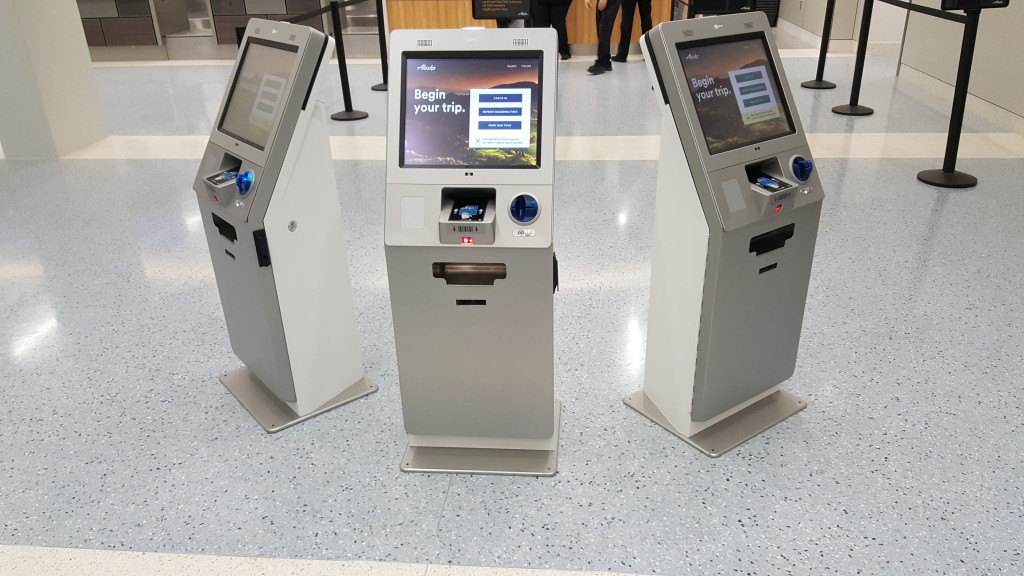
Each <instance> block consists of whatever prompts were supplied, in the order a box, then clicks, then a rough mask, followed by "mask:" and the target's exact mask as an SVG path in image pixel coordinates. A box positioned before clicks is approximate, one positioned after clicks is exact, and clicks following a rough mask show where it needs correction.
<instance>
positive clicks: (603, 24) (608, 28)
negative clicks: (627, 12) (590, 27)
mask: <svg viewBox="0 0 1024 576" xmlns="http://www.w3.org/2000/svg"><path fill="white" fill-rule="evenodd" d="M621 4H622V0H608V3H607V4H606V5H605V8H604V10H597V11H596V12H597V62H596V64H597V65H598V66H600V67H602V68H604V69H605V70H611V69H612V62H611V59H612V52H611V47H612V31H613V30H614V29H615V17H616V16H618V13H619V6H620V5H621Z"/></svg>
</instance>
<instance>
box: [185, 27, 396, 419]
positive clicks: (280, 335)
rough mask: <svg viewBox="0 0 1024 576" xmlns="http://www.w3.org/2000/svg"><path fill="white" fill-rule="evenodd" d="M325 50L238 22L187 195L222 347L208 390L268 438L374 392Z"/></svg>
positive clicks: (313, 38) (310, 38)
mask: <svg viewBox="0 0 1024 576" xmlns="http://www.w3.org/2000/svg"><path fill="white" fill-rule="evenodd" d="M333 46H334V41H333V40H332V39H331V38H329V37H328V36H325V35H324V34H322V33H320V32H318V31H316V30H313V29H312V28H308V27H305V26H296V25H293V24H286V23H283V22H270V21H266V20H258V19H252V20H250V21H249V25H248V27H247V28H246V32H245V38H244V39H243V41H242V47H241V49H240V51H239V55H238V59H237V61H236V62H235V66H234V69H233V70H232V73H231V78H230V80H229V82H228V89H227V91H226V93H225V95H224V100H223V101H222V103H221V107H220V112H219V113H218V114H217V118H216V120H215V122H214V127H213V131H212V132H211V133H210V142H209V144H208V145H207V147H206V152H205V153H204V154H203V159H202V161H201V163H200V165H199V172H198V174H197V175H196V179H195V184H194V185H193V188H194V189H195V191H196V196H197V198H198V200H199V210H200V213H201V214H202V218H203V226H204V227H205V229H206V240H207V243H208V244H209V247H210V256H211V258H212V260H213V270H214V274H215V275H216V277H217V288H218V289H219V291H220V299H221V304H222V305H223V307H224V319H225V320H226V321H227V328H228V337H229V338H230V341H231V348H232V350H234V352H235V354H236V355H237V356H238V358H239V359H240V360H241V361H242V362H243V363H244V364H245V367H243V368H240V369H238V370H235V371H233V372H229V373H227V374H224V375H222V376H221V378H220V380H221V382H222V383H223V384H224V386H225V387H227V389H228V390H230V391H231V393H232V394H234V396H235V397H236V398H237V399H238V401H239V402H240V403H241V404H242V405H243V406H245V408H246V409H247V410H248V411H249V412H250V413H251V414H252V415H253V417H255V418H256V420H257V421H259V423H260V424H261V425H263V427H264V428H266V429H267V430H268V431H270V432H276V431H278V430H281V429H282V428H286V427H288V426H290V425H292V424H295V423H297V422H300V421H302V420H305V419H307V418H310V417H312V416H315V415H317V414H321V413H323V412H326V411H327V410H330V409H332V408H335V407H337V406H340V405H342V404H345V403H346V402H350V401H352V400H354V399H356V398H359V397H361V396H365V395H367V394H370V393H371V392H374V391H375V390H376V386H375V385H374V384H372V383H371V382H369V381H368V380H367V379H365V378H364V377H363V366H362V359H361V352H360V346H359V337H358V331H357V328H356V321H355V313H354V311H353V309H352V285H351V280H350V278H349V272H348V256H347V251H346V239H345V230H344V226H343V224H342V220H341V208H340V206H339V204H338V191H337V184H336V183H335V178H334V163H333V159H332V157H331V146H330V140H329V138H328V135H327V128H326V123H325V122H326V120H325V119H326V116H327V114H326V110H325V108H324V105H323V103H321V102H320V101H318V100H317V97H318V95H319V92H318V90H317V86H318V82H319V80H320V79H321V78H322V77H324V76H325V74H324V69H325V67H326V65H327V62H328V60H329V59H330V57H331V53H332V49H333Z"/></svg>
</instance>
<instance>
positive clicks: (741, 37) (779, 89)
mask: <svg viewBox="0 0 1024 576" xmlns="http://www.w3.org/2000/svg"><path fill="white" fill-rule="evenodd" d="M748 40H760V42H761V47H762V50H763V52H764V58H765V60H767V61H768V65H769V70H770V72H771V78H770V81H771V82H772V84H773V86H772V87H773V88H774V96H775V97H776V99H777V100H778V102H779V104H780V107H781V108H782V111H783V115H784V118H785V122H786V125H787V126H788V129H787V130H786V131H783V132H779V133H776V134H772V135H769V136H766V137H764V138H758V139H753V140H745V141H743V142H741V143H739V144H736V145H734V146H731V147H728V148H723V149H718V150H715V151H712V150H711V147H710V146H709V144H708V135H707V133H706V132H705V118H704V117H703V116H702V115H701V114H700V112H699V111H698V109H697V102H696V101H695V100H694V94H693V91H691V89H690V83H691V77H690V75H689V74H688V73H687V70H686V59H685V57H684V56H683V51H684V50H687V49H692V48H704V47H708V46H714V45H722V44H735V43H739V42H745V41H748ZM675 48H676V57H677V58H678V61H679V66H680V70H681V71H682V80H683V81H684V82H685V92H686V94H688V95H689V102H690V105H691V106H692V107H693V113H694V116H696V117H697V121H698V123H699V124H700V132H701V136H703V143H702V144H703V146H704V150H706V151H707V153H708V155H710V156H717V155H719V154H726V153H729V152H734V151H736V150H740V149H743V148H748V147H750V146H755V145H757V144H762V143H764V142H769V141H772V140H778V139H780V138H785V137H786V136H791V135H793V134H796V133H797V125H796V123H795V122H794V120H793V114H792V113H791V112H790V107H789V99H788V98H787V97H786V91H785V90H784V88H783V85H782V82H781V81H780V77H779V71H778V69H777V67H776V63H775V58H773V57H772V50H771V46H770V45H769V44H768V39H767V37H766V36H765V33H764V32H748V33H744V34H733V35H729V36H719V37H713V38H703V39H699V40H687V41H683V42H677V43H676V45H675Z"/></svg>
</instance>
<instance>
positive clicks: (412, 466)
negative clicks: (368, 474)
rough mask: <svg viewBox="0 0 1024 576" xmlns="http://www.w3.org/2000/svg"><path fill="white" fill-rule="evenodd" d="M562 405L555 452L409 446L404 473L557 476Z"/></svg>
mask: <svg viewBox="0 0 1024 576" xmlns="http://www.w3.org/2000/svg"><path fill="white" fill-rule="evenodd" d="M561 419H562V403H561V402H559V401H557V400H556V401H555V449H554V450H511V449H504V448H451V447H433V446H409V447H408V448H406V450H405V455H403V456H402V464H401V466H399V468H400V469H401V470H402V472H443V473H448V474H498V475H504V476H554V475H555V472H557V471H558V442H559V431H560V429H561Z"/></svg>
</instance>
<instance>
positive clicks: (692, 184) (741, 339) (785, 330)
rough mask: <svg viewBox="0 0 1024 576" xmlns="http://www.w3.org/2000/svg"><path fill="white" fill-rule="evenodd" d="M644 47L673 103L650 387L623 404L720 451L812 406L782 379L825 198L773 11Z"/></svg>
mask: <svg viewBox="0 0 1024 576" xmlns="http://www.w3.org/2000/svg"><path fill="white" fill-rule="evenodd" d="M641 45H642V48H643V50H644V54H645V55H646V58H647V63H648V68H649V71H650V74H651V78H652V80H653V82H654V88H655V92H656V93H657V97H658V98H659V100H660V101H661V102H662V103H663V104H664V107H663V108H662V111H663V120H662V130H661V152H660V161H659V165H658V188H657V200H656V215H655V222H654V230H655V240H654V248H653V261H652V265H651V296H650V308H649V314H650V316H649V321H648V333H647V360H646V372H645V375H644V388H643V389H642V390H641V391H638V392H636V393H634V394H632V395H630V396H627V397H626V398H625V402H626V404H628V405H629V406H631V407H633V408H634V409H636V410H637V411H639V412H641V413H642V414H644V415H645V416H647V417H648V418H650V419H651V420H654V421H655V422H657V423H658V424H660V425H661V426H663V427H665V428H666V429H668V430H669V431H670V432H672V433H674V434H675V435H677V436H679V437H680V438H682V439H684V440H686V441H687V442H689V443H690V444H692V445H694V446H695V447H697V448H698V449H700V450H701V451H703V452H704V453H705V454H708V455H710V456H718V455H721V454H722V453H724V452H725V451H727V450H729V449H731V448H733V447H735V446H737V445H738V444H740V443H742V442H744V441H745V440H747V439H749V438H751V437H753V436H755V435H757V434H759V433H760V432H762V431H764V430H766V429H767V428H769V427H771V426H773V425H775V424H776V423H778V422H780V421H782V420H784V419H785V418H788V417H789V416H790V415H792V414H794V413H796V412H798V411H800V410H802V409H803V408H804V407H805V403H804V402H803V401H801V400H799V399H797V398H795V397H793V396H791V395H789V394H787V393H786V392H783V391H782V390H781V389H780V384H781V383H782V382H783V381H785V380H787V379H788V378H789V377H790V376H792V374H793V371H794V368H795V365H796V356H797V347H798V345H799V341H800V329H801V324H802V322H803V313H804V304H805V301H806V299H807V286H808V282H809V279H810V274H811V261H812V258H813V255H814V244H815V239H816V237H817V233H818V219H819V216H820V213H821V204H822V200H823V197H824V195H823V193H822V189H821V183H820V181H819V180H818V177H817V174H816V173H815V172H814V166H813V163H812V158H811V152H810V150H809V149H808V146H807V140H806V138H805V135H804V132H803V128H802V127H801V125H800V120H799V118H798V117H797V115H796V110H794V109H793V108H792V106H791V104H790V103H791V102H792V98H791V97H790V92H789V84H788V83H787V81H786V78H785V75H784V74H783V70H782V65H781V63H780V61H779V58H778V52H777V51H776V49H775V46H774V43H773V41H772V35H771V31H770V29H769V26H768V20H767V18H766V17H765V15H764V14H763V13H761V12H755V13H751V14H736V15H729V16H718V17H713V18H702V19H696V20H683V21H676V22H666V23H664V24H661V25H660V26H658V27H657V28H655V29H653V30H651V31H650V32H649V33H648V34H646V35H645V37H644V42H642V43H641Z"/></svg>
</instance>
